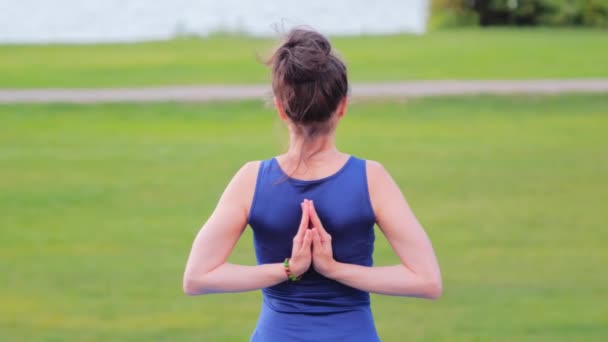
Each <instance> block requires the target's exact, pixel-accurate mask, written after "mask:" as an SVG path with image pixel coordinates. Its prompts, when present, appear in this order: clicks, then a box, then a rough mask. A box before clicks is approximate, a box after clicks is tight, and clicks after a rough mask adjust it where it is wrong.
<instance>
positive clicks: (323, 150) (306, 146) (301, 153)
mask: <svg viewBox="0 0 608 342" xmlns="http://www.w3.org/2000/svg"><path fill="white" fill-rule="evenodd" d="M311 154H312V155H311ZM338 154H340V151H338V148H337V147H336V144H335V143H334V135H333V134H329V135H327V136H322V137H317V138H315V139H313V140H310V141H305V140H304V138H302V137H300V136H295V135H293V134H292V135H290V137H289V149H288V150H287V153H285V158H286V159H287V160H290V161H297V160H300V158H301V157H305V158H309V160H310V161H313V162H314V161H315V160H324V159H327V158H331V157H334V156H336V155H338Z"/></svg>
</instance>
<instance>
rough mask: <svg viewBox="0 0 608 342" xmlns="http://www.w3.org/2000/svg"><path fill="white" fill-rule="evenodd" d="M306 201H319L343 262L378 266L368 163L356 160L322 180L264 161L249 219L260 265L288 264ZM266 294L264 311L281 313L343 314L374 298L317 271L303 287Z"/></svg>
mask: <svg viewBox="0 0 608 342" xmlns="http://www.w3.org/2000/svg"><path fill="white" fill-rule="evenodd" d="M304 199H311V200H313V201H314V203H315V209H316V210H317V213H318V215H319V218H320V219H321V222H323V226H324V227H325V229H326V230H327V232H328V233H329V234H330V235H331V236H332V248H333V253H334V258H335V259H336V260H337V261H339V262H344V263H349V264H357V265H363V266H372V263H373V261H372V253H373V250H374V239H375V236H374V223H375V221H376V220H375V215H374V211H373V209H372V206H371V202H370V198H369V191H368V188H367V174H366V167H365V160H363V159H358V158H356V157H354V156H350V157H349V159H348V161H347V162H346V164H344V166H343V167H342V168H341V169H340V170H339V171H338V172H336V173H335V174H333V175H331V176H329V177H325V178H322V179H317V180H297V179H293V178H290V177H288V176H287V175H286V174H285V173H284V172H283V170H282V169H281V168H280V166H279V164H278V162H277V160H276V159H275V158H272V159H270V160H265V161H262V163H261V165H260V169H259V172H258V178H257V182H256V188H255V193H254V197H253V202H252V205H251V209H250V212H249V218H248V221H249V225H250V226H251V228H252V229H253V234H254V246H255V253H256V257H257V262H258V264H267V263H279V262H283V261H284V260H285V258H286V257H289V256H290V255H291V248H292V240H293V237H294V236H295V234H296V232H297V231H298V227H299V225H300V220H301V217H302V210H301V207H300V203H301V202H302V201H303V200H304ZM262 293H263V300H264V305H265V306H267V308H269V309H272V310H273V311H275V312H280V313H300V314H306V313H310V314H321V313H338V312H347V311H351V310H356V309H358V308H361V307H369V304H370V297H369V293H368V292H364V291H360V290H357V289H355V288H352V287H349V286H346V285H344V284H341V283H339V282H337V281H334V280H331V279H328V278H325V277H324V276H322V275H320V274H319V273H317V272H315V271H314V269H313V268H312V267H311V268H310V269H309V270H308V271H307V272H306V273H304V274H303V275H302V279H301V280H300V281H299V282H295V283H293V282H289V281H285V282H282V283H280V284H278V285H275V286H272V287H268V288H265V289H262ZM352 323H353V324H355V322H352Z"/></svg>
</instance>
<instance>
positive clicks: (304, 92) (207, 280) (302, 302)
mask: <svg viewBox="0 0 608 342" xmlns="http://www.w3.org/2000/svg"><path fill="white" fill-rule="evenodd" d="M269 65H270V66H271V68H272V75H273V80H272V85H273V92H274V102H275V106H276V109H277V112H278V114H279V117H280V119H281V120H282V121H283V122H284V123H285V124H286V125H287V127H288V129H289V138H290V141H289V149H288V151H287V153H285V154H283V155H280V156H277V157H275V158H272V159H269V160H264V161H261V162H260V161H255V162H249V163H247V164H245V165H244V166H243V167H242V168H241V169H240V170H239V171H238V172H237V173H236V175H235V176H234V178H233V179H232V181H231V182H230V183H229V184H228V186H227V188H226V190H225V191H224V193H223V195H222V196H221V199H220V200H219V203H218V205H217V207H216V209H215V211H214V212H213V214H212V215H211V217H210V218H209V219H208V221H207V222H206V223H205V225H204V226H203V228H202V229H201V230H200V232H199V233H198V235H197V237H196V239H195V240H194V243H193V246H192V250H191V253H190V256H189V258H188V263H187V265H186V271H185V275H184V291H185V292H186V293H187V294H188V295H200V294H207V293H219V292H242V291H252V290H258V289H262V293H263V305H262V310H261V313H260V317H259V319H258V322H257V326H256V329H255V331H254V332H253V335H252V336H251V341H265V342H266V341H271V342H272V341H334V340H335V341H338V340H345V341H365V342H369V341H379V338H378V335H377V333H376V328H375V325H374V321H373V317H372V313H371V309H370V296H369V293H370V292H373V293H380V294H386V295H396V296H414V297H423V298H431V299H435V298H438V297H439V296H440V295H441V276H440V272H439V266H438V264H437V260H436V258H435V255H434V252H433V248H432V246H431V243H430V241H429V239H428V237H427V235H426V233H425V232H424V230H423V228H422V227H421V225H420V223H418V221H417V219H416V217H415V216H414V214H413V213H412V211H411V210H410V208H409V206H408V204H407V202H406V200H405V198H404V197H403V195H402V194H401V192H400V190H399V188H398V186H397V185H396V184H395V182H394V181H393V180H392V178H391V176H390V175H389V174H388V172H387V171H386V170H385V169H384V168H383V167H382V165H381V164H380V163H378V162H374V161H369V160H363V159H359V158H356V157H354V156H351V155H348V154H345V153H342V152H340V151H338V149H337V148H336V145H335V144H334V135H335V130H336V126H337V125H338V123H339V121H340V120H341V119H342V118H343V117H344V114H345V112H346V107H347V93H348V81H347V76H346V67H345V66H344V64H343V63H342V62H341V61H340V59H338V58H337V57H336V56H335V55H334V54H333V53H332V50H331V46H330V43H329V41H328V40H327V39H326V38H325V37H323V36H322V35H320V34H319V33H317V32H314V31H310V30H303V29H294V30H292V31H291V32H290V33H289V34H288V36H287V39H286V41H285V42H284V43H283V44H282V45H281V46H280V47H279V48H278V49H277V50H276V51H275V53H274V54H273V56H272V58H271V59H270V61H269ZM375 223H377V224H378V226H379V227H380V229H381V231H382V232H383V233H384V235H385V236H386V237H387V239H388V241H389V242H390V244H391V246H392V248H393V250H394V251H395V253H396V254H397V256H398V257H399V259H400V260H401V263H400V264H399V265H394V266H383V267H374V266H372V252H373V243H374V224H375ZM247 224H249V225H250V226H251V228H252V229H253V233H254V244H255V251H256V256H257V261H258V265H257V266H242V265H234V264H230V263H227V262H226V260H227V258H228V256H229V255H230V252H231V251H232V249H233V247H234V245H235V244H236V242H237V240H238V238H239V236H240V235H241V233H242V232H243V230H244V229H245V227H246V226H247Z"/></svg>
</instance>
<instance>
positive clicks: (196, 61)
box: [0, 29, 608, 88]
mask: <svg viewBox="0 0 608 342" xmlns="http://www.w3.org/2000/svg"><path fill="white" fill-rule="evenodd" d="M333 42H334V46H335V47H336V48H337V49H338V50H340V52H341V53H342V54H343V55H344V57H345V59H346V61H347V62H348V66H349V69H350V74H351V77H352V79H353V80H354V81H398V80H416V79H452V78H457V79H531V78H599V77H608V65H607V64H606V60H608V34H606V32H605V31H601V30H575V29H563V30H556V29H552V30H544V29H538V30H513V29H494V30H456V31H438V32H432V33H429V34H426V35H423V36H407V35H397V36H384V37H371V36H370V37H356V38H335V39H333ZM274 44H275V41H273V40H268V39H265V40H262V39H253V38H244V37H230V36H228V37H227V36H216V37H212V38H208V39H178V40H173V41H167V42H152V43H141V44H113V45H112V44H110V45H108V44H106V45H48V46H44V45H42V46H27V45H6V46H0V75H1V77H0V87H14V88H28V87H118V86H152V85H175V84H212V83H221V84H224V83H232V84H234V83H264V82H267V81H268V79H269V77H268V71H267V70H266V68H265V67H264V65H263V64H262V63H261V62H260V59H259V58H258V57H259V56H267V55H268V52H269V50H270V48H271V47H272V46H273V45H274Z"/></svg>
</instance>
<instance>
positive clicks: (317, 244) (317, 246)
mask: <svg viewBox="0 0 608 342" xmlns="http://www.w3.org/2000/svg"><path fill="white" fill-rule="evenodd" d="M310 231H311V234H312V243H313V250H314V251H316V252H319V251H320V250H321V247H322V246H323V243H322V242H321V235H319V231H318V230H317V228H313V229H311V230H310Z"/></svg>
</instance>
